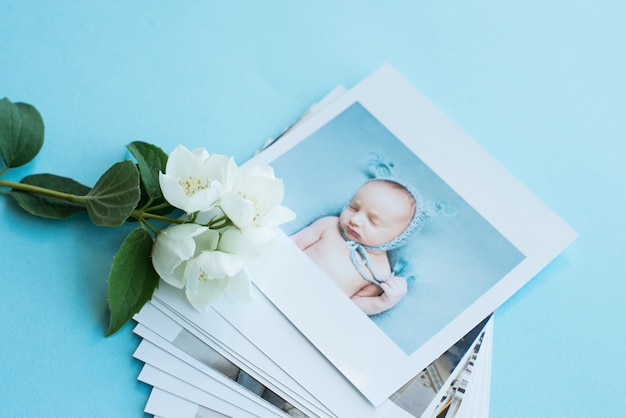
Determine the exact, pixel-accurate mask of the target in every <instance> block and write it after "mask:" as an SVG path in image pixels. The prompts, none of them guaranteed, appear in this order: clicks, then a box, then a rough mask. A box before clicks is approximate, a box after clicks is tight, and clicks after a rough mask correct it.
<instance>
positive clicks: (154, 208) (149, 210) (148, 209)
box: [145, 202, 171, 212]
mask: <svg viewBox="0 0 626 418" xmlns="http://www.w3.org/2000/svg"><path fill="white" fill-rule="evenodd" d="M168 206H171V205H170V204H169V203H168V202H163V203H161V204H158V205H155V206H150V207H149V208H146V209H145V210H146V212H151V211H154V210H159V209H163V208H166V207H168Z"/></svg>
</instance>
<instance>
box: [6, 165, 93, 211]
mask: <svg viewBox="0 0 626 418" xmlns="http://www.w3.org/2000/svg"><path fill="white" fill-rule="evenodd" d="M21 183H23V184H28V185H31V186H37V187H43V188H45V189H49V190H55V191H57V192H63V193H68V194H72V195H75V196H84V195H86V194H87V193H89V191H90V190H91V189H90V188H89V187H87V186H85V185H83V184H80V183H79V182H77V181H75V180H72V179H70V178H67V177H61V176H57V175H54V174H35V175H32V176H28V177H24V178H23V179H22V181H21ZM9 195H10V196H11V197H12V198H13V199H14V200H15V201H16V202H17V204H18V205H19V206H20V207H21V208H22V209H24V210H25V211H26V212H29V213H30V214H32V215H36V216H41V217H44V218H52V219H67V218H69V217H70V216H72V215H74V214H76V213H79V212H84V211H85V210H86V208H85V205H81V204H79V203H73V202H68V201H66V200H62V199H58V198H55V197H49V196H44V195H40V194H34V193H29V192H24V191H20V190H12V191H11V192H9Z"/></svg>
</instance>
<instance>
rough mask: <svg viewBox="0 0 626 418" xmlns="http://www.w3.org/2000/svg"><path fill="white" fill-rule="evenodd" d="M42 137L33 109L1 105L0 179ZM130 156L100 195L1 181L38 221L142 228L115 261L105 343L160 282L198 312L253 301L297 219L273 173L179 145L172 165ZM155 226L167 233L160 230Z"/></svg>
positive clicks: (145, 150)
mask: <svg viewBox="0 0 626 418" xmlns="http://www.w3.org/2000/svg"><path fill="white" fill-rule="evenodd" d="M43 136H44V125H43V120H42V118H41V116H40V115H39V113H38V112H37V110H36V109H35V108H34V107H32V106H31V105H28V104H24V103H15V104H14V103H12V102H10V101H9V100H8V99H6V98H5V99H3V100H1V101H0V156H1V157H2V161H3V162H4V164H5V166H6V167H5V168H4V169H2V170H1V171H0V176H2V175H4V174H5V173H6V172H7V171H9V170H10V169H12V168H15V167H19V166H22V165H24V164H26V163H28V162H30V161H31V160H32V159H33V158H34V157H35V156H36V155H37V154H38V152H39V150H40V149H41V147H42V145H43ZM127 148H128V150H129V151H130V153H131V154H132V156H133V157H134V159H135V162H133V161H130V160H127V161H122V162H118V163H115V164H114V165H113V166H111V168H109V170H107V171H106V172H105V173H104V174H103V175H102V176H101V177H100V179H98V181H97V182H96V184H95V185H94V186H93V187H88V186H85V185H83V184H81V183H79V182H77V181H75V180H73V179H71V178H67V177H62V176H58V175H54V174H35V175H30V176H27V177H25V178H24V179H22V180H21V181H20V182H14V181H9V180H3V179H0V187H4V188H6V189H7V190H4V189H0V192H1V193H2V194H3V195H7V196H9V197H10V198H12V199H13V200H14V201H15V203H17V205H18V206H19V207H20V208H22V209H23V210H25V211H26V212H28V213H30V214H32V215H35V216H41V217H46V218H52V219H67V218H69V217H71V216H73V215H76V214H78V213H81V212H87V215H88V216H89V218H90V219H91V221H92V222H93V223H94V224H95V225H98V226H107V227H116V226H120V225H122V224H124V223H126V222H129V221H133V220H135V221H138V222H139V225H140V226H139V227H138V228H136V229H134V230H133V231H132V232H131V233H130V234H129V235H128V236H127V237H126V238H125V239H124V241H123V243H122V244H121V246H120V248H119V250H118V252H117V253H116V254H115V257H114V258H113V263H112V266H111V270H110V273H109V277H108V279H107V282H108V285H109V290H108V301H109V308H110V313H111V316H110V323H109V328H108V330H107V331H106V335H107V336H108V335H111V334H113V333H115V332H117V331H118V330H119V329H120V328H121V327H122V326H123V325H124V324H125V323H126V322H128V321H129V320H130V319H131V318H132V316H133V315H134V314H135V313H137V312H139V310H140V309H141V308H142V306H143V305H144V304H145V303H146V302H147V301H148V300H150V299H151V297H152V294H153V292H154V291H155V289H156V288H157V286H158V284H159V279H163V281H165V282H166V283H168V284H169V285H172V286H175V287H177V288H180V289H183V288H184V289H185V295H186V297H187V299H188V300H189V302H190V303H191V305H192V306H193V307H195V308H196V309H197V310H199V311H204V310H206V309H207V307H208V306H209V305H210V304H211V303H213V302H214V301H216V300H217V299H219V298H220V297H221V296H222V294H224V293H226V292H228V293H231V294H232V295H234V296H235V297H237V298H239V299H240V300H247V299H249V298H250V295H251V293H250V277H249V275H248V272H247V268H248V267H250V266H252V265H253V264H254V263H256V262H258V261H259V260H260V258H261V257H262V256H264V255H266V254H267V248H270V247H271V245H270V244H271V241H272V240H273V238H274V236H275V232H274V228H275V227H276V226H278V225H280V224H281V223H284V222H287V221H289V220H291V219H293V218H294V217H295V215H294V214H293V212H291V211H290V210H289V209H287V208H285V207H283V206H281V202H282V198H283V183H282V180H280V179H277V178H276V177H275V176H274V172H273V170H272V169H271V168H270V167H268V166H264V167H255V168H252V169H250V170H241V169H240V168H239V167H237V165H236V164H235V162H234V160H233V159H232V158H228V157H226V156H223V155H218V154H209V153H208V151H207V150H205V149H203V148H200V149H197V150H193V151H190V150H188V149H186V148H185V147H183V146H182V145H179V146H178V147H176V149H175V150H174V151H173V152H172V153H171V154H170V155H169V156H168V155H167V154H165V153H164V152H163V151H162V150H161V149H160V148H158V147H156V146H155V145H152V144H148V143H145V142H132V143H130V144H128V145H127ZM181 212H182V216H181ZM149 221H160V222H165V223H168V224H170V226H168V227H166V228H165V229H163V230H159V229H157V228H156V227H154V226H153V225H152V224H151V223H150V222H149ZM153 236H154V238H153Z"/></svg>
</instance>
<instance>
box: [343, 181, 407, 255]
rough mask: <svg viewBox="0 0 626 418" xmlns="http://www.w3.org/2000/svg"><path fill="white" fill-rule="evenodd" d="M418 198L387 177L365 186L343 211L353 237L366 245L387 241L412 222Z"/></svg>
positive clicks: (346, 228) (344, 219)
mask: <svg viewBox="0 0 626 418" xmlns="http://www.w3.org/2000/svg"><path fill="white" fill-rule="evenodd" d="M414 207H415V202H414V201H413V198H412V196H411V195H410V194H409V192H408V191H406V190H405V189H404V188H401V187H397V186H395V185H393V184H390V183H389V182H386V181H380V180H378V181H370V182H368V183H365V184H364V185H363V186H361V187H360V188H359V189H358V190H357V191H356V193H355V194H354V196H353V197H352V200H351V201H350V203H349V204H348V206H347V207H346V208H345V209H344V210H343V211H342V212H341V214H340V215H339V223H340V224H341V226H342V227H343V230H344V232H345V233H346V236H347V237H348V239H349V240H351V241H355V242H358V243H360V244H363V245H369V246H377V245H382V244H385V243H387V242H389V241H391V240H392V239H394V238H396V237H397V236H398V235H400V234H401V233H402V232H404V230H405V229H406V228H407V226H409V223H410V222H411V218H412V217H413V211H414Z"/></svg>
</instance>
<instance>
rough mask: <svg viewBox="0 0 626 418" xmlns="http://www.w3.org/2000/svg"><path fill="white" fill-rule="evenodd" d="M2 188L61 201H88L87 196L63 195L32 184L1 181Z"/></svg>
mask: <svg viewBox="0 0 626 418" xmlns="http://www.w3.org/2000/svg"><path fill="white" fill-rule="evenodd" d="M0 186H4V187H10V188H11V189H14V190H21V191H23V192H29V193H36V194H40V195H44V196H48V197H54V198H57V199H61V200H67V201H68V202H73V203H80V204H83V205H84V204H85V201H86V200H87V199H86V197H85V196H76V195H74V194H70V193H63V192H59V191H56V190H50V189H46V188H44V187H39V186H33V185H32V184H25V183H18V182H15V181H9V180H0Z"/></svg>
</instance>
